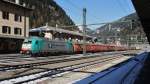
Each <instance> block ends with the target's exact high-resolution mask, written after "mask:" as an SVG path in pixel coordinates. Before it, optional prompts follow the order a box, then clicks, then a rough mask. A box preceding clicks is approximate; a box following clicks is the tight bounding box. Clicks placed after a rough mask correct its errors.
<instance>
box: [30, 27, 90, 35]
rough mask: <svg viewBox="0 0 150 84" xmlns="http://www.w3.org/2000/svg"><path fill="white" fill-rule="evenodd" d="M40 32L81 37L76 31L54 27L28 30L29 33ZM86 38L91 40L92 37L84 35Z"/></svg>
mask: <svg viewBox="0 0 150 84" xmlns="http://www.w3.org/2000/svg"><path fill="white" fill-rule="evenodd" d="M40 31H45V32H46V31H47V32H48V31H56V32H60V33H66V34H72V35H77V36H83V34H82V33H79V32H76V31H69V30H65V29H61V28H56V27H50V26H42V27H38V28H33V29H30V32H40ZM86 37H89V38H92V36H89V35H86Z"/></svg>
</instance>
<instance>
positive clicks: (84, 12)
mask: <svg viewBox="0 0 150 84" xmlns="http://www.w3.org/2000/svg"><path fill="white" fill-rule="evenodd" d="M83 55H84V56H85V55H86V8H83Z"/></svg>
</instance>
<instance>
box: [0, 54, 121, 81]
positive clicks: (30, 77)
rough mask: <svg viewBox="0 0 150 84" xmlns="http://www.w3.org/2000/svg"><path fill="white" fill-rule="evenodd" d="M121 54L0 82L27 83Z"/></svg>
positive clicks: (98, 62)
mask: <svg viewBox="0 0 150 84" xmlns="http://www.w3.org/2000/svg"><path fill="white" fill-rule="evenodd" d="M120 57H121V56H120V55H117V56H108V57H101V59H100V58H99V59H95V60H92V61H87V62H84V63H83V62H82V63H77V64H72V65H66V66H62V67H57V68H53V69H46V71H45V70H44V71H39V72H35V73H31V74H26V75H21V76H16V77H12V78H7V79H3V80H1V82H0V83H16V84H21V83H27V82H31V81H36V80H39V79H45V78H46V77H56V76H57V74H61V73H65V72H67V71H76V70H79V69H81V68H84V67H89V66H93V65H97V64H101V63H104V62H109V61H111V60H114V59H119V58H120Z"/></svg>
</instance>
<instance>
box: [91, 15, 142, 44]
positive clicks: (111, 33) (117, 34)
mask: <svg viewBox="0 0 150 84" xmlns="http://www.w3.org/2000/svg"><path fill="white" fill-rule="evenodd" d="M93 35H94V36H98V38H100V39H101V40H103V42H104V43H107V42H106V41H107V40H111V41H115V40H116V38H120V39H121V41H122V43H126V42H127V41H128V40H131V39H135V40H134V42H135V41H137V40H138V41H141V40H142V38H145V33H144V32H143V28H142V26H141V23H140V21H139V18H138V16H137V14H136V13H132V14H129V15H127V16H125V17H122V18H120V19H118V20H117V21H114V22H112V23H109V24H105V25H103V26H101V27H99V28H97V29H96V30H95V33H94V34H93Z"/></svg>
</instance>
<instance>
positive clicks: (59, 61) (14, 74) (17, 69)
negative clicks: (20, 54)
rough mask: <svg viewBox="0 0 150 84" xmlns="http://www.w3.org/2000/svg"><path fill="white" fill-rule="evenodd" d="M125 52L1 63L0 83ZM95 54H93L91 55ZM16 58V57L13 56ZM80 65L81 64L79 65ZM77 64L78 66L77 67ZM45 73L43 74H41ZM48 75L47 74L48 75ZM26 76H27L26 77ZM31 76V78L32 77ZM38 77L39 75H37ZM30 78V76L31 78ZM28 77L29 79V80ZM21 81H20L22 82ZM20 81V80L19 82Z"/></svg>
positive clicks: (105, 59) (107, 58) (111, 57)
mask: <svg viewBox="0 0 150 84" xmlns="http://www.w3.org/2000/svg"><path fill="white" fill-rule="evenodd" d="M126 53H127V52H117V53H111V52H110V53H103V54H99V53H98V54H92V55H91V54H90V55H88V56H80V55H79V56H77V57H75V56H73V57H72V56H69V57H68V56H67V55H64V56H67V57H68V58H67V57H66V58H64V57H63V56H61V57H62V58H60V57H59V56H58V57H54V58H53V57H42V59H43V60H42V61H36V62H28V63H23V64H21V63H17V64H16V63H14V64H9V65H3V64H1V65H3V66H1V67H0V74H1V76H0V81H1V82H0V83H5V82H12V81H14V80H15V83H17V81H16V80H18V79H28V78H30V77H33V76H34V77H37V75H39V74H42V75H40V77H41V76H43V75H44V76H45V74H52V75H56V74H58V73H63V72H65V71H71V70H75V69H79V68H82V67H86V66H90V65H94V64H98V63H103V62H107V61H110V60H113V59H115V58H116V59H117V56H118V58H119V57H120V56H123V55H122V54H126ZM93 55H95V56H93ZM45 58H47V59H48V58H53V59H49V60H47V59H45ZM15 59H17V58H15ZM81 65H82V66H81ZM77 66H78V67H77ZM51 72H52V73H51ZM43 73H45V74H43ZM48 76H49V75H48ZM26 77H27V78H26ZM34 77H33V78H34ZM38 77H39V76H38ZM31 79H32V78H31ZM31 79H29V80H31ZM36 79H37V78H36ZM29 80H23V81H26V82H27V81H29ZM23 81H22V83H23ZM19 83H20V82H19Z"/></svg>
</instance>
